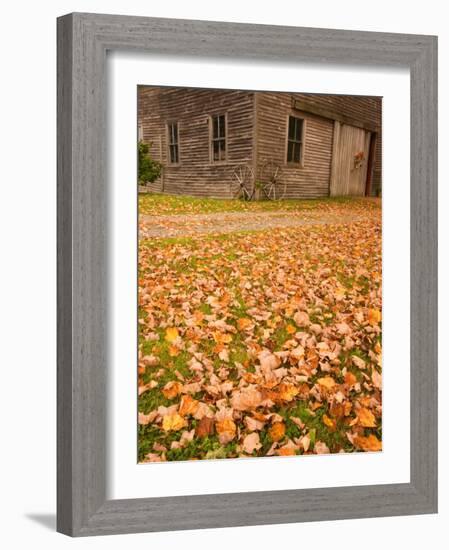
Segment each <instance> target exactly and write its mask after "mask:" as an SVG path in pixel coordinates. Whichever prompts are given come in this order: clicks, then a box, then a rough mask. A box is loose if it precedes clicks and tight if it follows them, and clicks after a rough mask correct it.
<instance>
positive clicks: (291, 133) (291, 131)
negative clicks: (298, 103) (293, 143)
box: [288, 116, 295, 139]
mask: <svg viewBox="0 0 449 550" xmlns="http://www.w3.org/2000/svg"><path fill="white" fill-rule="evenodd" d="M288 139H295V118H294V117H292V116H291V117H288Z"/></svg>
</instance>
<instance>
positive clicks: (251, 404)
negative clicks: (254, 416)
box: [231, 387, 262, 411]
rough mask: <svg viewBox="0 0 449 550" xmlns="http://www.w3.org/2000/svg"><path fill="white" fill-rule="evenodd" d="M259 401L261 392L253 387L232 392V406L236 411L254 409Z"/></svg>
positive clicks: (260, 400)
mask: <svg viewBox="0 0 449 550" xmlns="http://www.w3.org/2000/svg"><path fill="white" fill-rule="evenodd" d="M261 402H262V394H261V393H260V392H259V391H258V390H257V389H255V388H253V387H248V388H244V389H243V390H241V391H236V392H234V394H233V396H232V400H231V403H232V407H233V408H234V409H236V410H238V411H248V410H251V409H255V408H256V407H258V406H259V405H260V403H261Z"/></svg>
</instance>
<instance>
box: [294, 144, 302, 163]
mask: <svg viewBox="0 0 449 550" xmlns="http://www.w3.org/2000/svg"><path fill="white" fill-rule="evenodd" d="M300 147H301V144H300V143H294V144H293V162H299V161H300V159H301V149H300Z"/></svg>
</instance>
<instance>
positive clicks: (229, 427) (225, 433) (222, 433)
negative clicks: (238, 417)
mask: <svg viewBox="0 0 449 550" xmlns="http://www.w3.org/2000/svg"><path fill="white" fill-rule="evenodd" d="M215 427H216V429H217V434H218V439H219V441H220V443H221V444H222V445H226V443H229V442H230V441H232V440H233V439H234V437H235V435H236V432H237V426H236V425H235V422H234V421H233V420H231V419H230V418H225V419H224V420H219V421H218V422H217V423H216V424H215Z"/></svg>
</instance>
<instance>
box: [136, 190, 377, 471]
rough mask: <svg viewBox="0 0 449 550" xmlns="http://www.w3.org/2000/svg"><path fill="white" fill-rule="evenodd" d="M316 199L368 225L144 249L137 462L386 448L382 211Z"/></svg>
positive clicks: (164, 242)
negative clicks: (353, 212)
mask: <svg viewBox="0 0 449 550" xmlns="http://www.w3.org/2000/svg"><path fill="white" fill-rule="evenodd" d="M146 197H147V196H145V201H146V200H147V198H146ZM148 197H151V198H152V200H154V196H150V195H148ZM184 199H185V197H179V200H180V201H181V202H182V201H183V200H184ZM156 200H157V201H160V202H161V203H163V202H164V201H163V198H160V197H159V198H157V199H156ZM172 200H174V199H172V198H167V203H168V205H167V206H166V208H167V210H166V211H165V212H168V211H169V210H170V209H171V210H170V212H171V213H173V208H177V206H176V207H174V206H173V203H172ZM176 200H178V198H176ZM189 201H191V199H187V202H189ZM197 201H198V200H197V199H195V200H194V202H195V208H197V209H198V213H200V212H204V211H209V210H207V208H209V200H206V201H203V202H204V209H205V210H204V209H203V210H201V201H198V202H197ZM218 202H219V203H222V202H224V201H218ZM229 202H234V201H229ZM237 202H239V201H237ZM296 202H297V203H298V204H299V203H300V202H305V201H296ZM312 203H316V204H318V205H319V204H320V203H321V204H322V205H324V208H328V207H329V208H332V209H333V211H335V212H338V211H339V210H341V215H342V219H344V218H345V216H346V215H347V213H348V211H349V210H351V209H354V208H355V209H357V211H358V212H359V213H360V211H361V210H362V209H363V211H364V213H365V216H364V219H363V221H357V222H353V223H345V224H334V225H312V226H304V227H293V228H287V229H285V228H279V229H272V228H271V229H270V230H265V231H254V232H248V233H229V234H224V235H207V236H204V235H197V236H190V237H183V238H171V239H141V240H140V242H139V331H140V336H139V367H138V369H139V461H141V462H147V461H161V460H189V459H204V458H226V457H240V456H270V455H281V456H282V455H294V454H310V453H315V454H321V453H328V452H331V453H336V452H354V451H378V450H380V449H381V438H382V424H381V416H382V415H381V412H382V396H381V309H382V303H381V299H382V295H381V291H382V288H381V280H382V279H381V277H382V274H381V218H380V208H379V203H378V202H373V201H370V200H366V201H363V200H357V201H354V200H352V201H351V200H349V201H310V204H312ZM242 204H245V205H247V204H248V203H242ZM250 204H251V207H252V208H256V207H253V206H252V205H253V204H255V205H261V204H263V205H264V207H265V204H270V205H271V204H274V203H250ZM147 206H148V204H147ZM152 207H154V208H156V207H155V206H154V203H153V206H152ZM317 207H320V206H317ZM257 208H261V206H257ZM277 208H279V204H278V205H277ZM282 209H285V204H284V203H282ZM348 209H349V210H348ZM155 213H156V212H155ZM157 213H158V214H160V213H161V212H160V210H159V211H158V212H157ZM147 223H151V222H147Z"/></svg>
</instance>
